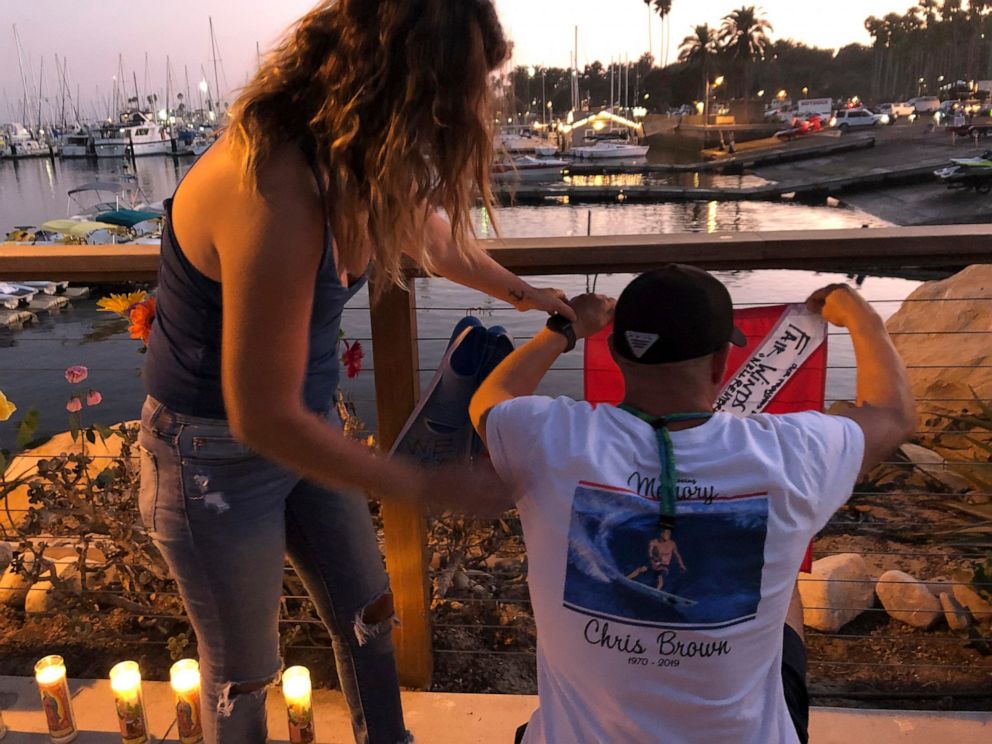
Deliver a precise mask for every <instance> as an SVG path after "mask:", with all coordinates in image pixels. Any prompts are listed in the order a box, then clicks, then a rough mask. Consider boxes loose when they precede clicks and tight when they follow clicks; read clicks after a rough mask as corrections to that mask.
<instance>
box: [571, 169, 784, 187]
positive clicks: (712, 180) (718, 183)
mask: <svg viewBox="0 0 992 744" xmlns="http://www.w3.org/2000/svg"><path fill="white" fill-rule="evenodd" d="M561 181H562V182H564V183H566V184H568V185H570V186H672V187H674V188H680V189H748V188H755V187H757V186H764V185H765V184H767V183H768V181H766V180H765V179H763V178H760V177H758V176H752V175H744V176H724V175H721V174H719V173H600V174H596V175H584V174H576V175H569V176H565V177H564V178H562V179H561Z"/></svg>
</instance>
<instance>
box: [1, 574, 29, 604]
mask: <svg viewBox="0 0 992 744" xmlns="http://www.w3.org/2000/svg"><path fill="white" fill-rule="evenodd" d="M30 587H31V579H29V578H28V577H27V576H25V575H24V574H23V573H17V572H15V571H14V570H13V569H12V568H11V567H10V566H8V567H7V568H6V569H5V570H4V572H3V576H0V605H6V606H7V607H14V608H21V607H24V600H25V599H26V598H27V596H28V589H29V588H30Z"/></svg>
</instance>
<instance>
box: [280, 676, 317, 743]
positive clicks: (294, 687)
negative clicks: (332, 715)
mask: <svg viewBox="0 0 992 744" xmlns="http://www.w3.org/2000/svg"><path fill="white" fill-rule="evenodd" d="M282 696H283V697H284V698H285V699H286V713H287V715H288V716H289V741H290V744H313V742H315V741H316V740H317V737H316V733H315V731H314V725H313V703H312V699H311V688H310V670H309V669H307V668H306V667H302V666H294V667H290V668H289V669H287V670H286V671H285V672H283V674H282Z"/></svg>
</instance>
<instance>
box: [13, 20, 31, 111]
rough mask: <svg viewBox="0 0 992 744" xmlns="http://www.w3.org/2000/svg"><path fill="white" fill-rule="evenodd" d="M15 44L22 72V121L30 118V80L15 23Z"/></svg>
mask: <svg viewBox="0 0 992 744" xmlns="http://www.w3.org/2000/svg"><path fill="white" fill-rule="evenodd" d="M14 46H15V47H16V49H17V69H18V70H20V72H21V91H22V93H23V98H22V99H21V121H27V120H28V82H27V79H26V78H25V77H24V61H23V60H22V59H21V39H20V37H18V35H17V24H16V23H15V24H14Z"/></svg>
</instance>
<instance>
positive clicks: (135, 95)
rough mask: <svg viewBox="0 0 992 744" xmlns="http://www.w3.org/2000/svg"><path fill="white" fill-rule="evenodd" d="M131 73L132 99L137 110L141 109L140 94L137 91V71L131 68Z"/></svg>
mask: <svg viewBox="0 0 992 744" xmlns="http://www.w3.org/2000/svg"><path fill="white" fill-rule="evenodd" d="M131 75H132V76H133V77H134V100H135V105H136V106H137V109H138V111H139V112H140V111H141V94H139V93H138V73H137V72H135V71H134V70H131Z"/></svg>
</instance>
